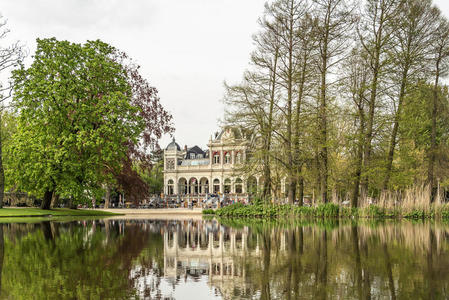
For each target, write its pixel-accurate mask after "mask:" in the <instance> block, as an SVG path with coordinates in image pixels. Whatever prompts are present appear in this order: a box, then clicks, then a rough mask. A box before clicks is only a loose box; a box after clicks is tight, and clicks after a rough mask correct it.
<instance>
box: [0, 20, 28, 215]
mask: <svg viewBox="0 0 449 300" xmlns="http://www.w3.org/2000/svg"><path fill="white" fill-rule="evenodd" d="M8 33H9V30H8V29H7V28H6V21H3V20H2V16H1V15H0V41H1V40H3V39H5V38H6V36H7V34H8ZM2 45H3V44H2ZM24 56H25V53H24V51H23V47H22V45H21V44H20V43H19V42H15V43H13V44H11V45H9V46H6V47H5V46H0V75H1V77H4V75H5V74H6V73H7V72H9V71H10V70H11V69H14V68H15V67H17V66H18V65H19V64H20V62H21V61H22V60H23V58H24ZM5 77H6V76H5ZM11 90H12V85H11V82H8V83H7V84H6V85H5V84H2V82H0V106H1V107H0V124H1V123H2V120H1V118H2V115H3V109H4V103H5V101H6V100H7V99H8V98H9V97H10V96H11ZM2 142H3V135H2V131H1V130H0V208H2V207H3V197H4V191H5V170H4V167H3V151H2V149H3V147H2V146H3V144H2Z"/></svg>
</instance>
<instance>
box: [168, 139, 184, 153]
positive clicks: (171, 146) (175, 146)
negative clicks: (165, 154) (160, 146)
mask: <svg viewBox="0 0 449 300" xmlns="http://www.w3.org/2000/svg"><path fill="white" fill-rule="evenodd" d="M165 150H177V151H181V147H179V145H178V143H176V142H175V138H173V140H172V141H171V143H170V144H168V145H167V147H166V148H165Z"/></svg>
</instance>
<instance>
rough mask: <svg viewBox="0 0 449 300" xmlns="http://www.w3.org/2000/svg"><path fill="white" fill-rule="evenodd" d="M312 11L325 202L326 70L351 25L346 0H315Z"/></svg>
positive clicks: (339, 51)
mask: <svg viewBox="0 0 449 300" xmlns="http://www.w3.org/2000/svg"><path fill="white" fill-rule="evenodd" d="M314 3H315V14H316V17H317V20H318V23H317V26H316V36H317V39H318V47H319V55H318V56H317V57H318V58H317V62H316V72H317V74H319V76H320V83H319V91H318V103H319V104H318V127H319V143H320V145H319V161H320V179H321V201H323V202H324V203H327V202H328V177H329V153H328V147H329V145H328V134H329V132H328V118H329V111H328V106H329V95H328V90H329V86H330V85H331V84H330V83H329V82H328V75H329V72H330V71H331V69H332V68H333V67H335V66H336V65H337V64H338V63H339V62H340V61H341V58H342V55H343V54H344V53H345V50H346V44H345V40H346V39H347V37H348V36H347V33H348V32H349V31H350V29H351V26H352V22H351V19H352V16H351V9H350V8H349V7H348V6H347V3H346V1H345V0H314Z"/></svg>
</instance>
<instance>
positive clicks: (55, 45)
mask: <svg viewBox="0 0 449 300" xmlns="http://www.w3.org/2000/svg"><path fill="white" fill-rule="evenodd" d="M118 53H119V52H118V51H117V49H116V48H114V47H112V46H110V45H108V44H106V43H103V42H101V41H99V40H97V41H88V42H87V43H85V44H84V45H81V44H76V43H71V42H68V41H58V40H56V39H55V38H52V39H38V40H37V50H36V53H35V55H34V61H33V63H32V64H31V66H30V67H29V68H25V67H22V68H20V69H19V70H17V71H14V72H13V80H14V83H15V87H14V98H13V104H14V106H15V108H16V109H17V111H18V113H19V116H18V128H17V133H16V134H15V135H14V137H13V138H14V140H13V143H12V145H11V149H10V155H11V157H12V158H11V160H12V161H13V164H12V168H10V169H9V170H8V175H9V176H13V177H14V179H15V181H16V183H17V184H18V187H19V188H20V189H23V190H25V191H29V192H32V193H34V194H35V195H38V196H42V195H43V201H42V208H45V209H48V208H50V202H51V199H52V197H53V196H54V195H61V196H73V197H74V199H75V200H77V201H86V200H87V199H92V198H93V197H100V195H102V192H103V191H102V183H104V182H107V181H111V180H112V174H113V173H118V172H119V170H120V168H121V162H122V160H123V159H124V158H125V157H126V153H127V150H128V146H127V145H128V144H137V141H138V137H139V135H140V133H141V132H142V131H143V130H144V127H145V123H144V121H143V119H142V118H141V117H140V116H139V115H138V111H139V108H138V107H136V106H133V105H132V104H131V99H132V92H133V91H132V87H131V85H130V84H129V83H128V77H127V72H126V69H125V67H124V66H123V65H122V64H121V63H120V61H119V60H118V59H117V55H118Z"/></svg>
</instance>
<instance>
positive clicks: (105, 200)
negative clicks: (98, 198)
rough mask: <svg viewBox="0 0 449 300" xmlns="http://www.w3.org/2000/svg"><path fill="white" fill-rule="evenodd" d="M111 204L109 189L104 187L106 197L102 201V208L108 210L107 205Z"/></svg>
mask: <svg viewBox="0 0 449 300" xmlns="http://www.w3.org/2000/svg"><path fill="white" fill-rule="evenodd" d="M110 202H111V187H110V186H109V185H108V186H106V196H105V199H104V208H109V204H110Z"/></svg>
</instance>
